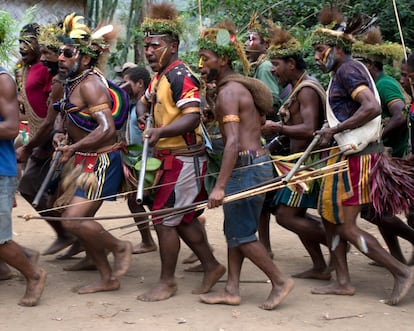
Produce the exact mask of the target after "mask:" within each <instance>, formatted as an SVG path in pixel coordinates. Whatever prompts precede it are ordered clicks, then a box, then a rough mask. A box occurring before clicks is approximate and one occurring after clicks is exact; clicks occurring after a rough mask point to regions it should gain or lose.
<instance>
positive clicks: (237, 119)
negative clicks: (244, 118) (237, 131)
mask: <svg viewBox="0 0 414 331" xmlns="http://www.w3.org/2000/svg"><path fill="white" fill-rule="evenodd" d="M230 122H236V123H240V117H239V116H238V115H226V116H223V124H226V123H230Z"/></svg>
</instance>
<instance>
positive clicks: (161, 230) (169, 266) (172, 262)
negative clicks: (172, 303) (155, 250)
mask: <svg viewBox="0 0 414 331" xmlns="http://www.w3.org/2000/svg"><path fill="white" fill-rule="evenodd" d="M155 230H156V231H157V236H158V244H159V251H160V258H161V276H160V279H159V281H158V284H157V285H156V286H155V287H154V288H152V289H151V290H149V291H148V292H146V293H144V294H142V295H139V296H138V298H137V299H138V300H141V301H161V300H166V299H168V298H170V297H171V296H173V295H174V294H175V292H176V291H177V284H176V282H175V277H174V273H175V268H176V265H177V258H178V252H179V250H180V238H179V236H178V232H177V229H176V228H175V227H168V226H165V225H162V224H157V225H155Z"/></svg>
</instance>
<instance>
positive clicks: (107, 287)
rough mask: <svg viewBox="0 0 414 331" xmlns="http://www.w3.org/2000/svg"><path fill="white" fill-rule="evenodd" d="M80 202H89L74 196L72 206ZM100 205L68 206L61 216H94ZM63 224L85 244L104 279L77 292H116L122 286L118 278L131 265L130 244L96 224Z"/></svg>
mask: <svg viewBox="0 0 414 331" xmlns="http://www.w3.org/2000/svg"><path fill="white" fill-rule="evenodd" d="M81 201H82V202H85V201H86V200H85V199H83V198H80V197H74V198H73V199H72V201H71V204H72V205H75V204H76V203H77V202H81ZM101 204H102V201H89V202H88V203H84V204H81V205H76V206H75V207H69V208H68V209H66V211H65V213H64V215H63V216H62V217H63V218H65V217H71V216H93V215H95V213H96V211H97V210H98V209H99V207H100V206H101ZM63 225H64V226H65V228H66V229H67V230H68V231H69V232H71V233H73V234H74V235H75V236H76V237H78V238H79V239H80V240H81V241H82V243H83V245H84V247H85V250H86V253H87V255H88V256H90V257H91V258H92V259H93V262H94V263H95V265H96V267H97V269H98V271H99V273H100V276H101V279H100V280H99V281H97V282H95V283H92V284H90V285H87V286H84V287H82V288H80V289H79V291H78V293H80V294H85V293H94V292H100V291H112V290H117V289H118V288H119V286H120V285H119V281H118V279H117V277H120V276H122V275H123V274H125V273H126V272H127V270H128V268H129V265H130V263H131V253H132V245H131V243H130V242H124V241H121V240H118V239H117V238H115V237H114V236H112V235H111V234H110V233H109V232H108V231H106V230H105V229H104V228H103V227H102V225H101V224H99V223H97V222H95V221H85V222H81V221H63ZM108 251H110V252H112V253H113V254H114V260H115V262H114V271H112V269H111V267H110V265H109V262H108V258H107V252H108Z"/></svg>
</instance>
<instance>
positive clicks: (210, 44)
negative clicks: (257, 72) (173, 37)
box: [197, 20, 249, 74]
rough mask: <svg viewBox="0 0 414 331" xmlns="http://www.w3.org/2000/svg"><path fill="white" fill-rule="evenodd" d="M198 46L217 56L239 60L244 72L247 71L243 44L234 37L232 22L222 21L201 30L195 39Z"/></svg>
mask: <svg viewBox="0 0 414 331" xmlns="http://www.w3.org/2000/svg"><path fill="white" fill-rule="evenodd" d="M197 44H198V48H199V49H200V50H201V49H206V50H210V51H212V52H214V53H215V54H217V55H218V56H227V57H228V58H229V60H230V61H232V62H233V61H237V60H239V61H240V62H241V64H242V66H243V71H244V73H245V74H247V73H248V72H249V61H248V60H247V58H246V54H245V52H244V45H243V44H242V43H241V42H240V40H238V39H237V37H236V31H235V27H234V25H233V23H231V22H230V21H228V20H227V21H224V22H223V23H221V24H218V25H217V26H216V27H214V28H206V29H204V30H203V31H202V33H201V35H200V38H198V41H197Z"/></svg>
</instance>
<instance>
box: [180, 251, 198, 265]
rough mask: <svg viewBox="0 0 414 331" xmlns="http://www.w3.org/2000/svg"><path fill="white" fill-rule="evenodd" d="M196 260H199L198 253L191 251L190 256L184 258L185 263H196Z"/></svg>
mask: <svg viewBox="0 0 414 331" xmlns="http://www.w3.org/2000/svg"><path fill="white" fill-rule="evenodd" d="M196 261H198V257H197V255H195V254H194V253H191V254H190V255H189V256H188V257H186V258H185V259H184V260H183V264H190V263H194V262H196Z"/></svg>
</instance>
